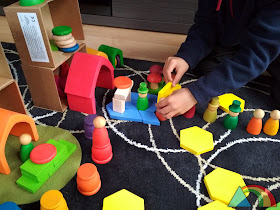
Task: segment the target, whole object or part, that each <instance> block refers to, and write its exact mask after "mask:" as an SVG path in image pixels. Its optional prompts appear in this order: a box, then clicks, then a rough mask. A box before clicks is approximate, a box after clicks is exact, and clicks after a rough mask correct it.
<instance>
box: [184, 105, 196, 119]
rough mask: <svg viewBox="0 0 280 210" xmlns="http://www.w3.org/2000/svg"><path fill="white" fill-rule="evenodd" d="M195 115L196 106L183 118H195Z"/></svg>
mask: <svg viewBox="0 0 280 210" xmlns="http://www.w3.org/2000/svg"><path fill="white" fill-rule="evenodd" d="M194 113H195V105H194V106H193V107H192V108H191V109H190V110H189V111H187V112H186V113H185V114H183V116H184V117H185V118H193V116H194Z"/></svg>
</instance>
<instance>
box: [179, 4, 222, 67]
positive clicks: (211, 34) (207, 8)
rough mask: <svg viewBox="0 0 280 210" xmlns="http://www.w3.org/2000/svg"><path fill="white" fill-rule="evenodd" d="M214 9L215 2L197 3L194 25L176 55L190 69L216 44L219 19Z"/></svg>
mask: <svg viewBox="0 0 280 210" xmlns="http://www.w3.org/2000/svg"><path fill="white" fill-rule="evenodd" d="M216 7H217V1H215V0H199V1H198V9H197V12H196V14H195V18H194V24H193V25H192V26H191V27H190V29H189V31H188V36H187V38H186V41H185V42H184V43H183V44H182V45H181V47H180V49H179V51H178V53H177V54H176V56H177V57H180V58H182V59H184V60H185V61H186V62H187V63H188V65H189V67H190V68H191V69H192V68H194V67H195V66H196V65H197V64H198V63H199V62H200V61H201V60H202V59H203V58H205V57H206V56H207V55H208V54H209V53H210V52H211V50H212V48H213V47H214V45H215V44H216V43H217V40H218V36H219V32H218V30H217V26H218V24H219V19H218V13H217V11H216Z"/></svg>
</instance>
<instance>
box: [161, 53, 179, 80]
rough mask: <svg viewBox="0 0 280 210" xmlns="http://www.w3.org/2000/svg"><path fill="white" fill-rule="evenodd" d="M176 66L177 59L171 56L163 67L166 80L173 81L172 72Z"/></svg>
mask: <svg viewBox="0 0 280 210" xmlns="http://www.w3.org/2000/svg"><path fill="white" fill-rule="evenodd" d="M175 68H176V61H175V60H174V59H172V58H169V59H168V60H167V62H165V64H164V67H163V76H164V78H165V80H167V81H170V82H172V81H173V80H172V77H171V73H172V72H173V70H174V69H175Z"/></svg>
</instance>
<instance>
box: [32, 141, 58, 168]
mask: <svg viewBox="0 0 280 210" xmlns="http://www.w3.org/2000/svg"><path fill="white" fill-rule="evenodd" d="M55 156H56V148H55V146H54V145H52V144H40V145H38V146H37V147H35V148H34V149H33V150H32V151H31V153H30V160H31V161H32V162H33V163H36V164H44V163H48V162H50V161H51V160H52V159H54V157H55Z"/></svg>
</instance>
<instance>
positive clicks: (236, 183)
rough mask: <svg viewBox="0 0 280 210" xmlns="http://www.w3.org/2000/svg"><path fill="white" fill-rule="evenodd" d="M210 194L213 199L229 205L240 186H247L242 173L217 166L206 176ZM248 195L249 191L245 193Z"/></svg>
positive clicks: (205, 180)
mask: <svg viewBox="0 0 280 210" xmlns="http://www.w3.org/2000/svg"><path fill="white" fill-rule="evenodd" d="M204 183H205V185H206V188H207V191H208V194H209V196H210V198H211V199H212V200H218V201H221V202H223V203H224V204H226V205H228V204H229V203H230V201H231V199H232V198H233V196H234V194H235V192H236V190H237V188H238V187H241V188H242V187H244V186H246V184H245V182H244V180H243V178H242V177H241V175H240V174H238V173H235V172H232V171H229V170H226V169H223V168H216V169H215V170H214V171H212V172H211V173H209V174H207V175H206V176H205V177H204ZM245 195H246V196H248V195H249V193H245Z"/></svg>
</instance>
